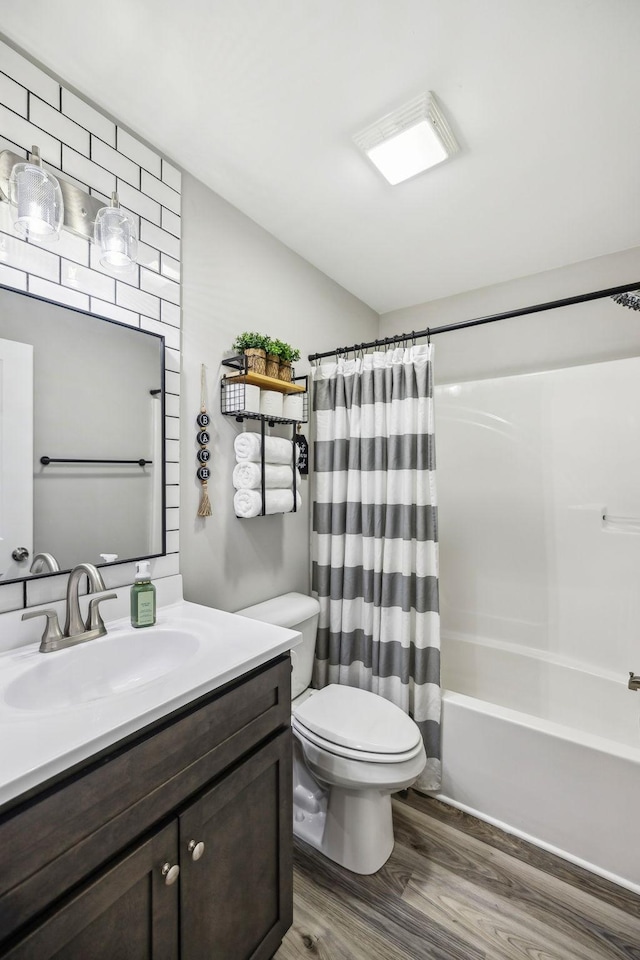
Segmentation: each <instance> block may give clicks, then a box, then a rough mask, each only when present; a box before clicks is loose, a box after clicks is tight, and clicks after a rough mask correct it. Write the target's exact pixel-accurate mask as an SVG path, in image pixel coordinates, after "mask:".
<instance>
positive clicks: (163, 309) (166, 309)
mask: <svg viewBox="0 0 640 960" xmlns="http://www.w3.org/2000/svg"><path fill="white" fill-rule="evenodd" d="M160 319H161V320H162V322H163V323H169V324H170V325H171V326H172V327H179V326H180V307H178V306H176V304H175V303H169V302H168V301H167V300H163V301H162V302H161V304H160Z"/></svg>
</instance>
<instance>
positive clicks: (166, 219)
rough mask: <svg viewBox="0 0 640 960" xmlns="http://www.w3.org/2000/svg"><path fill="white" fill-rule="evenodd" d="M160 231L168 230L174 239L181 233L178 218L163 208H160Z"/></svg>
mask: <svg viewBox="0 0 640 960" xmlns="http://www.w3.org/2000/svg"><path fill="white" fill-rule="evenodd" d="M162 229H163V230H168V231H169V233H172V234H173V235H174V237H179V236H180V233H181V225H180V217H178V216H176V214H175V213H171V210H167V209H166V208H165V207H163V208H162Z"/></svg>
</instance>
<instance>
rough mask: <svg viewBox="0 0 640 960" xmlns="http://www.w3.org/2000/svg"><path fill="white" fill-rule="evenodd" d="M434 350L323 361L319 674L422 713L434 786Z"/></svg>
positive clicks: (318, 413) (422, 785)
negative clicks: (337, 591)
mask: <svg viewBox="0 0 640 960" xmlns="http://www.w3.org/2000/svg"><path fill="white" fill-rule="evenodd" d="M431 359H432V347H431V345H430V344H428V345H427V344H425V345H421V346H418V347H412V348H411V349H409V350H406V351H405V350H402V349H397V350H388V351H386V352H379V353H373V354H368V355H366V356H364V357H363V358H359V359H354V360H346V359H344V358H341V359H340V360H338V362H337V363H336V362H329V363H322V364H319V365H318V366H316V367H315V368H313V370H312V373H313V380H314V391H313V403H314V412H315V425H316V442H315V476H314V481H315V504H314V511H313V536H312V587H313V590H314V593H315V594H316V595H317V597H318V599H319V601H320V621H319V629H318V643H317V649H316V670H315V675H314V680H315V683H316V685H317V686H320V687H325V686H326V685H327V684H346V685H348V686H352V687H360V688H363V689H365V690H369V691H371V692H373V693H377V694H380V695H381V696H383V697H385V698H386V699H388V700H390V701H391V702H392V703H394V704H396V705H397V706H399V707H401V709H402V710H404V711H405V713H408V714H410V716H412V717H413V719H414V720H415V722H416V723H417V724H418V726H419V727H420V730H421V733H422V736H423V739H424V742H425V748H426V753H427V758H428V759H427V765H426V767H425V769H424V771H423V773H422V774H421V776H420V778H419V780H418V783H417V786H418V788H419V789H423V790H433V789H437V788H438V786H439V784H440V686H439V682H440V653H439V646H440V617H439V602H438V553H437V551H438V545H437V506H436V489H435V459H434V422H433V403H432V389H433V386H432V385H433V380H432V367H431ZM336 570H338V571H339V572H340V575H341V587H340V590H339V595H337V594H336V583H337V581H338V579H339V578H338V577H336Z"/></svg>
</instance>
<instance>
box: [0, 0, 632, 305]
mask: <svg viewBox="0 0 640 960" xmlns="http://www.w3.org/2000/svg"><path fill="white" fill-rule="evenodd" d="M0 26H1V29H2V31H3V32H4V33H5V34H6V36H7V37H9V38H10V39H11V40H13V41H14V42H15V43H16V44H17V45H19V46H20V47H22V48H23V49H24V50H25V51H26V52H27V53H29V54H31V55H32V56H33V57H35V58H36V59H38V60H40V61H41V62H42V63H43V64H44V65H45V66H47V67H49V68H50V69H52V70H53V71H54V72H56V73H57V74H59V76H60V77H61V78H62V79H63V81H66V82H67V83H68V84H70V85H72V86H74V87H76V88H77V89H78V90H79V91H80V92H81V93H83V94H84V95H86V96H87V97H88V98H89V99H91V100H93V101H95V102H96V103H97V104H99V105H100V106H102V107H103V108H105V109H106V110H107V111H108V112H110V113H111V114H113V115H114V116H115V117H116V118H117V119H119V120H120V121H121V122H123V123H124V124H126V125H128V126H129V127H130V128H131V129H132V130H133V131H135V132H137V133H138V134H139V135H140V136H142V137H143V138H144V139H146V140H148V141H149V142H150V143H151V144H153V145H155V146H157V147H158V148H159V149H160V150H162V151H164V152H165V153H166V154H167V155H168V156H169V157H171V158H172V159H173V160H174V161H175V162H176V163H178V164H179V165H180V166H182V167H184V169H186V170H188V171H189V172H190V173H192V174H194V175H195V176H196V177H198V178H199V179H200V180H202V181H203V182H204V183H206V184H208V185H209V186H210V187H211V188H212V189H213V190H215V191H216V192H217V193H219V194H221V195H222V196H223V197H224V198H225V199H227V200H228V201H230V202H231V203H232V204H234V205H235V206H237V207H238V208H239V209H240V210H242V211H243V212H244V213H246V214H247V215H248V216H250V217H251V218H253V219H254V220H255V221H257V222H258V223H259V224H261V225H262V226H263V227H265V228H266V229H267V230H269V231H270V232H271V233H272V234H274V235H275V236H276V237H278V238H279V239H280V240H281V241H282V242H283V243H285V244H287V245H288V246H289V247H291V248H292V249H293V250H295V251H297V252H298V253H299V254H300V255H301V256H303V257H305V258H306V259H307V260H309V261H310V262H311V263H313V264H314V265H315V266H317V267H318V268H319V269H320V270H323V271H324V272H325V273H327V274H328V275H329V276H331V277H333V278H334V279H335V280H337V281H338V282H339V283H341V284H342V285H343V286H344V287H346V288H347V289H348V290H350V291H351V292H352V293H354V294H355V295H356V296H358V297H360V299H362V300H363V301H365V302H366V303H368V304H369V305H370V306H372V307H373V308H374V309H375V310H377V311H378V312H386V311H388V310H392V309H395V308H397V307H403V306H408V305H410V304H414V303H419V302H422V301H425V300H431V299H434V298H439V297H443V296H447V295H449V294H453V293H457V292H460V291H463V290H469V289H473V288H476V287H481V286H485V285H488V284H492V283H497V282H501V281H504V280H509V279H512V278H514V277H518V276H524V275H527V274H532V273H537V272H538V271H541V270H546V269H551V268H554V267H558V266H562V265H565V264H568V263H573V262H576V261H579V260H584V259H587V258H590V257H595V256H599V255H601V254H606V253H612V252H614V251H617V250H622V249H626V248H629V247H633V246H637V245H640V121H639V120H638V109H639V105H640V59H639V57H638V47H639V40H640V2H638V0H484V2H478V0H182V2H179V3H177V2H175V0H110V2H109V3H108V4H98V3H95V2H94V3H87V0H28V2H24V0H4V2H3V3H2V20H1V23H0ZM426 90H433V91H434V92H435V93H436V95H437V97H438V99H439V101H440V103H441V105H442V106H443V108H444V110H445V111H446V113H447V115H448V118H449V120H450V123H451V125H452V127H453V129H454V131H455V133H456V135H457V137H458V140H459V142H460V143H461V145H462V152H461V153H460V154H458V156H457V157H455V158H454V159H452V160H451V161H449V162H448V163H445V164H442V165H440V166H439V167H435V168H434V169H432V170H431V171H428V172H427V173H424V174H422V175H420V176H418V177H416V178H414V179H413V180H411V181H408V182H406V183H404V184H400V185H398V186H396V187H391V186H389V185H388V184H387V183H386V182H385V181H384V180H383V179H382V178H381V177H380V175H379V174H378V173H377V172H376V171H375V169H374V168H373V167H371V166H370V165H369V164H368V163H367V162H366V161H365V160H364V158H363V157H362V156H361V155H360V154H359V153H358V151H357V149H356V148H355V146H354V145H353V143H352V141H351V137H352V135H353V134H354V133H356V132H358V131H359V130H360V129H361V128H362V127H364V126H366V125H367V124H369V123H370V122H372V121H373V120H376V119H377V118H378V117H379V116H381V115H382V114H384V113H386V112H388V111H389V110H391V109H394V108H395V107H397V106H399V105H401V104H402V103H404V102H405V101H406V100H409V99H410V98H412V97H414V96H415V95H416V94H418V93H421V92H423V91H426ZM632 279H633V278H632Z"/></svg>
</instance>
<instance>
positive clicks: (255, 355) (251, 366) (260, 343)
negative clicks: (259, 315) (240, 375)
mask: <svg viewBox="0 0 640 960" xmlns="http://www.w3.org/2000/svg"><path fill="white" fill-rule="evenodd" d="M268 342H269V337H267V336H266V335H265V334H264V333H251V332H248V331H245V332H244V333H240V334H238V336H237V337H236V339H235V340H234V342H233V348H232V349H233V350H235V351H236V353H244V355H245V356H246V358H247V370H252V371H253V372H254V373H260V374H262V375H263V376H264V373H265V368H266V356H267V351H266V345H267V343H268Z"/></svg>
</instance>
